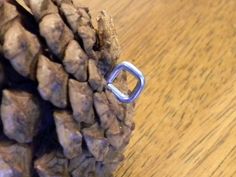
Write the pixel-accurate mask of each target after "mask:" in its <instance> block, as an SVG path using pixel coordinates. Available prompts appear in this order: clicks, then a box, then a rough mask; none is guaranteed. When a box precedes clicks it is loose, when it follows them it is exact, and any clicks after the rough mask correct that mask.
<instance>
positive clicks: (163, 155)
mask: <svg viewBox="0 0 236 177" xmlns="http://www.w3.org/2000/svg"><path fill="white" fill-rule="evenodd" d="M81 2H82V3H83V4H85V5H86V6H89V7H90V8H91V9H92V14H93V15H96V14H97V13H98V11H99V10H102V9H106V10H107V11H108V12H109V13H110V14H111V15H112V16H113V17H114V21H115V24H116V27H117V31H118V34H119V38H120V42H121V44H122V48H123V54H122V59H121V60H129V61H131V62H133V63H134V64H135V65H136V66H138V67H139V68H140V69H141V70H142V71H143V73H144V74H145V76H146V79H147V86H146V89H145V92H144V93H143V94H142V97H141V98H140V99H139V100H138V103H137V108H136V117H135V120H136V131H135V133H134V136H133V139H132V141H131V142H130V145H129V147H128V149H127V151H126V156H127V159H126V160H125V161H124V163H123V165H121V167H120V168H119V169H118V170H117V173H116V175H115V176H116V177H236V99H235V98H236V0H137V1H134V0H119V1H116V0H81Z"/></svg>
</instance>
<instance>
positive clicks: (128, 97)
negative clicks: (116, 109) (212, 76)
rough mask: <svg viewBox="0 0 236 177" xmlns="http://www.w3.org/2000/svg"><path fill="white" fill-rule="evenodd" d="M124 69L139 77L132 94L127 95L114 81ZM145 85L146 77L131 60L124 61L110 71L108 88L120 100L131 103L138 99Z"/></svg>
mask: <svg viewBox="0 0 236 177" xmlns="http://www.w3.org/2000/svg"><path fill="white" fill-rule="evenodd" d="M122 71H128V72H129V73H130V74H132V75H133V76H135V77H136V78H137V79H138V83H137V85H136V86H135V88H134V90H133V91H132V92H131V94H130V95H126V94H124V93H122V92H121V91H120V90H119V89H118V88H116V87H115V86H114V85H113V84H112V83H113V81H114V80H115V79H116V77H117V76H118V75H119V73H120V72H122ZM144 86H145V78H144V76H143V74H142V72H141V71H139V70H138V69H137V68H136V67H135V66H134V65H133V64H131V63H129V62H126V61H125V62H122V63H121V64H119V65H117V66H116V67H115V68H114V69H113V71H112V72H111V73H110V75H109V77H108V79H107V88H108V89H109V90H110V91H111V92H112V93H113V94H114V95H115V96H116V97H117V99H118V100H119V101H120V102H123V103H131V102H133V101H134V100H136V99H137V98H138V97H139V96H140V94H141V92H142V91H143V89H144Z"/></svg>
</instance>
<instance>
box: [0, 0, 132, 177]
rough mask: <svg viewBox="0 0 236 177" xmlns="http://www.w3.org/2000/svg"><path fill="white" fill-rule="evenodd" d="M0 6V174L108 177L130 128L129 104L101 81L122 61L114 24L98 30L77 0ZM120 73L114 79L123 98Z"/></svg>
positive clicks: (2, 0)
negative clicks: (0, 123)
mask: <svg viewBox="0 0 236 177" xmlns="http://www.w3.org/2000/svg"><path fill="white" fill-rule="evenodd" d="M25 2H26V4H27V6H28V7H29V9H30V10H31V13H32V14H31V13H29V12H28V11H26V10H25V9H24V8H23V7H22V6H21V5H20V4H18V3H17V2H16V1H13V0H0V91H1V92H0V96H1V100H2V101H1V120H2V125H1V126H0V127H1V128H0V130H1V131H0V132H1V136H0V174H1V175H0V176H2V177H9V176H11V177H30V176H38V177H55V176H58V177H110V176H113V175H112V173H113V172H114V171H115V170H116V168H117V167H118V165H119V164H120V163H121V162H122V161H123V159H124V157H123V152H124V149H125V147H126V146H127V144H128V143H129V140H130V137H131V133H132V131H133V130H134V122H133V119H132V117H133V110H134V104H123V103H120V102H119V101H118V100H117V99H116V97H115V96H114V95H113V94H112V93H111V92H110V91H109V90H107V88H106V80H105V77H106V76H107V75H108V74H109V72H110V71H111V70H112V69H113V67H114V66H115V65H116V63H117V59H118V58H119V55H120V46H119V43H118V40H117V35H116V32H115V29H114V24H113V21H112V18H111V17H110V16H109V15H108V14H107V13H106V12H105V11H102V12H101V13H100V15H99V17H98V29H95V28H94V26H93V24H92V19H91V15H90V13H89V9H88V8H86V7H83V6H81V5H80V4H79V3H78V1H77V0H25ZM126 82H127V78H126V73H125V72H123V73H122V74H120V75H119V76H118V78H117V79H116V80H115V84H116V86H117V87H118V88H119V89H120V90H122V91H123V92H124V93H129V90H128V87H127V83H126Z"/></svg>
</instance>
